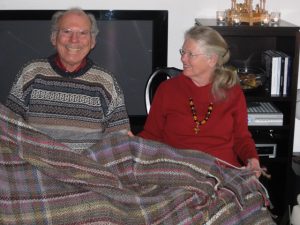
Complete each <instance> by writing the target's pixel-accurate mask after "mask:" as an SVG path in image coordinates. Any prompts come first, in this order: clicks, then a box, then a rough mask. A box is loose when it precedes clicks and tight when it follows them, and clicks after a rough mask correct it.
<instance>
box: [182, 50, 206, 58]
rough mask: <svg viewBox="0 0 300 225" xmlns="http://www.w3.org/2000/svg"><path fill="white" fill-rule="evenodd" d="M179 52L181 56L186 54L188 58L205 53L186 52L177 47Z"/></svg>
mask: <svg viewBox="0 0 300 225" xmlns="http://www.w3.org/2000/svg"><path fill="white" fill-rule="evenodd" d="M179 53H180V55H181V56H184V55H185V54H186V55H187V57H188V58H189V59H193V58H196V57H197V56H198V55H206V54H203V53H192V52H186V51H185V50H183V49H179Z"/></svg>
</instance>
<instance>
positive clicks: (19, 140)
mask: <svg viewBox="0 0 300 225" xmlns="http://www.w3.org/2000/svg"><path fill="white" fill-rule="evenodd" d="M0 128H1V133H0V140H1V142H0V143H1V144H0V182H1V184H0V224H13V225H16V224H17V225H20V224H28V225H32V224H52V225H60V224H125V225H127V224H128V225H144V224H167V225H169V224H170V225H172V224H176V225H177V224H207V225H208V224H224V225H225V224H227V225H231V224H251V225H253V224H260V225H264V224H275V223H274V222H273V220H272V218H271V216H270V214H269V211H268V209H267V207H266V206H268V204H269V201H268V198H267V193H266V191H265V190H264V188H263V186H262V185H261V184H260V183H259V182H258V180H257V179H256V178H255V177H254V176H253V174H252V173H250V172H249V171H248V170H245V169H243V170H242V169H235V168H230V167H228V166H224V164H223V163H220V162H219V161H218V160H217V159H215V158H213V157H212V156H209V155H207V154H204V153H201V152H199V151H192V150H191V151H189V150H187V151H182V150H181V151H180V150H177V149H174V148H171V147H169V146H167V145H164V144H161V143H157V142H152V141H147V140H144V139H142V138H139V137H128V136H127V135H121V134H118V133H111V134H109V135H106V136H105V137H103V138H102V139H101V140H99V142H98V143H97V144H95V145H94V146H92V147H91V148H90V149H88V150H86V151H84V152H81V153H80V154H79V153H78V152H74V151H73V150H72V149H70V148H68V147H67V146H65V145H63V144H62V143H59V142H57V141H55V140H53V139H51V138H49V137H48V136H46V135H44V134H42V133H40V132H38V131H37V130H35V129H34V128H32V127H30V126H29V125H27V124H26V123H25V122H24V121H22V119H21V118H20V117H18V116H17V115H15V114H13V113H12V112H11V111H9V110H8V109H7V108H5V107H4V106H3V105H0Z"/></svg>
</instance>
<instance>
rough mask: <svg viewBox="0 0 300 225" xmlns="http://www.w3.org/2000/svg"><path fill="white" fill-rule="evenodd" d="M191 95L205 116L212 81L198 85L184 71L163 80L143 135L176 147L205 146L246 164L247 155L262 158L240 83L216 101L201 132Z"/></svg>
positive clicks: (235, 162) (205, 149) (217, 154)
mask: <svg viewBox="0 0 300 225" xmlns="http://www.w3.org/2000/svg"><path fill="white" fill-rule="evenodd" d="M189 97H192V98H193V101H194V105H195V109H196V112H197V117H198V119H199V120H202V119H203V118H204V116H205V114H206V113H207V110H208V105H209V103H210V102H211V101H212V95H211V84H209V85H207V86H204V87H197V86H196V85H195V84H194V83H193V82H192V81H191V80H190V79H189V78H188V77H186V76H184V75H182V74H181V75H179V76H176V77H174V78H172V79H169V80H167V81H165V82H163V83H162V84H161V85H160V86H159V88H158V89H157V91H156V94H155V97H154V100H153V102H152V105H151V109H150V112H149V115H148V118H147V121H146V124H145V126H144V130H143V131H142V132H141V133H139V136H141V137H143V138H146V139H151V140H155V141H160V142H163V143H166V144H169V145H171V146H173V147H175V148H180V149H196V150H201V151H203V152H206V153H209V154H211V155H213V156H215V157H217V158H219V159H222V160H224V161H226V162H229V163H231V164H233V165H235V166H241V164H240V163H239V160H241V161H242V162H243V163H244V164H245V165H246V164H247V159H249V158H258V155H257V152H256V148H255V143H254V141H253V139H252V137H251V134H250V132H249V131H248V124H247V106H246V101H245V96H244V94H243V91H242V89H241V88H240V86H238V85H237V86H235V87H233V88H231V89H230V90H229V91H228V92H227V99H226V100H225V101H220V102H215V103H214V106H213V110H212V113H211V116H210V118H209V119H208V121H207V123H206V124H204V125H201V126H200V131H199V132H198V134H195V132H194V127H195V122H194V120H193V117H192V112H191V108H190V105H189ZM238 158H239V160H238Z"/></svg>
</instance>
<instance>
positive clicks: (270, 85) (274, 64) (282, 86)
mask: <svg viewBox="0 0 300 225" xmlns="http://www.w3.org/2000/svg"><path fill="white" fill-rule="evenodd" d="M262 61H263V65H265V69H266V77H267V81H266V88H267V90H268V91H269V92H270V94H271V95H277V96H280V95H288V93H289V88H290V77H291V72H292V60H291V57H290V56H289V55H287V54H285V53H284V52H281V51H274V50H266V51H264V52H263V55H262Z"/></svg>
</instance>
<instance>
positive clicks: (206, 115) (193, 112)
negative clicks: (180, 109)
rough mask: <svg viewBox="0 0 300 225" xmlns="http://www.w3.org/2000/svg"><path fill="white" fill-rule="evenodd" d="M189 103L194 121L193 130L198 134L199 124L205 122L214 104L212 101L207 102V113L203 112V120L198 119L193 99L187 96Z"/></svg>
mask: <svg viewBox="0 0 300 225" xmlns="http://www.w3.org/2000/svg"><path fill="white" fill-rule="evenodd" d="M189 104H190V107H191V112H192V115H193V119H194V122H195V124H196V125H195V127H194V132H195V134H198V132H199V130H200V128H199V127H200V126H201V125H203V124H205V123H206V122H207V120H208V119H209V117H210V115H211V113H212V110H213V107H214V104H213V103H212V102H211V103H209V105H208V108H207V113H206V114H205V117H204V119H203V120H199V119H198V116H197V112H196V109H195V104H194V101H193V99H192V97H190V98H189Z"/></svg>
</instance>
